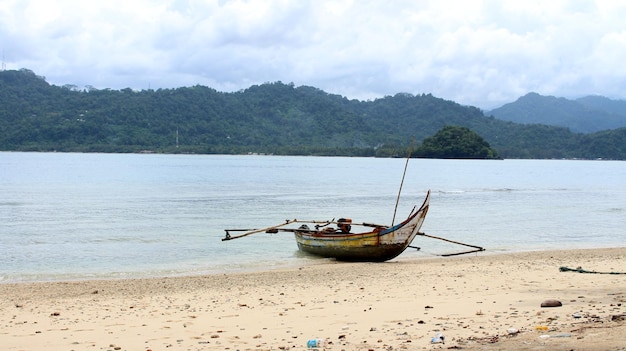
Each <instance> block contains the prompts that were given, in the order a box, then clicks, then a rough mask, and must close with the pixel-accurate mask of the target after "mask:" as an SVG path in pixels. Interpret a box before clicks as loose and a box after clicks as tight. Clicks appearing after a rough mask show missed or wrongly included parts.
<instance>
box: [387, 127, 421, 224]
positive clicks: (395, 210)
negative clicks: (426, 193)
mask: <svg viewBox="0 0 626 351" xmlns="http://www.w3.org/2000/svg"><path fill="white" fill-rule="evenodd" d="M414 141H415V137H413V138H411V146H410V147H409V152H408V155H407V156H406V163H405V164H404V173H402V181H401V182H400V189H398V197H397V198H396V207H395V208H394V209H393V218H392V219H391V226H392V227H393V225H394V224H395V222H396V212H398V203H400V194H401V193H402V185H403V184H404V177H405V176H406V169H407V167H408V166H409V160H410V159H411V151H413V142H414Z"/></svg>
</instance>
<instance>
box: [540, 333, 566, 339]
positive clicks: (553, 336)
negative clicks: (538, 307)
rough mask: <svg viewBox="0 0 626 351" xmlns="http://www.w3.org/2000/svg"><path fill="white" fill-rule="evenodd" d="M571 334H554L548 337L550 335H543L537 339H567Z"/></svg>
mask: <svg viewBox="0 0 626 351" xmlns="http://www.w3.org/2000/svg"><path fill="white" fill-rule="evenodd" d="M571 336H572V334H570V333H560V334H554V335H550V334H543V335H539V338H541V339H548V338H569V337H571Z"/></svg>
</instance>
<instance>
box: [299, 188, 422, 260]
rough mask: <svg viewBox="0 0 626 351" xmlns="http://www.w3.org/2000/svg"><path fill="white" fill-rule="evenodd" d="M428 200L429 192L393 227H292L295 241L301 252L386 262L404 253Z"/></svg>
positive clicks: (419, 225) (417, 230)
mask: <svg viewBox="0 0 626 351" xmlns="http://www.w3.org/2000/svg"><path fill="white" fill-rule="evenodd" d="M429 203H430V192H428V193H427V194H426V198H425V199H424V203H423V204H422V206H421V207H420V208H419V209H418V210H417V212H415V213H413V214H411V215H410V216H409V217H408V218H407V219H405V220H404V221H403V222H402V223H399V224H397V225H394V226H393V227H389V228H387V227H377V228H375V229H374V230H372V231H369V232H364V233H328V232H325V231H317V230H314V231H311V230H302V231H299V230H295V231H294V234H295V237H296V242H297V244H298V248H299V249H300V250H301V251H303V252H307V253H310V254H313V255H317V256H323V257H330V258H335V259H337V260H341V261H372V262H382V261H388V260H391V259H393V258H395V257H397V256H398V255H400V254H401V253H402V252H404V250H405V249H406V248H407V247H408V246H409V245H410V244H411V242H412V241H413V239H414V238H415V236H416V235H417V234H418V233H419V230H420V228H421V227H422V224H423V223H424V219H425V218H426V213H427V212H428V207H429Z"/></svg>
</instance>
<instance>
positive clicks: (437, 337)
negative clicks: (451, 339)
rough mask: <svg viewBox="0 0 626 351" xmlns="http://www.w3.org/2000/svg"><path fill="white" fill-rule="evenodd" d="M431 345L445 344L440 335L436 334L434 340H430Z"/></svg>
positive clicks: (443, 338)
mask: <svg viewBox="0 0 626 351" xmlns="http://www.w3.org/2000/svg"><path fill="white" fill-rule="evenodd" d="M430 343H431V344H445V337H444V336H443V334H441V333H437V335H435V337H434V338H432V339H430Z"/></svg>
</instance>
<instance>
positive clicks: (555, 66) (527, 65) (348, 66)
mask: <svg viewBox="0 0 626 351" xmlns="http://www.w3.org/2000/svg"><path fill="white" fill-rule="evenodd" d="M623 18H626V4H624V3H623V2H622V1H600V0H598V1H586V0H581V1H565V0H563V1H558V0H552V1H539V0H534V1H524V2H522V1H496V0H484V1H478V0H474V1H463V0H459V1H445V0H439V1H437V0H433V1H392V2H387V1H351V0H340V1H330V0H329V1H324V0H321V1H313V0H308V1H307V0H266V1H261V0H249V1H246V0H230V1H229V0H221V1H218V0H213V1H210V0H207V1H203V0H189V1H181V0H178V1H176V0H171V1H166V0H154V1H151V0H133V1H120V0H110V1H80V0H57V1H54V0H52V1H50V0H30V1H29V0H27V1H18V0H4V1H3V4H2V6H0V40H1V42H0V49H2V50H3V51H4V53H5V62H6V65H7V68H9V69H19V68H28V69H32V70H33V71H35V73H37V74H39V75H43V76H46V77H47V80H48V81H49V82H50V83H52V84H57V85H63V84H75V85H77V86H85V85H93V86H95V87H98V88H113V89H120V88H125V87H131V88H134V89H145V88H148V87H151V88H173V87H179V86H189V85H194V84H203V85H208V86H211V87H213V88H215V89H217V90H222V91H233V90H239V89H243V88H247V87H248V86H250V85H252V84H260V83H263V82H269V81H277V80H281V81H283V82H294V83H295V84H296V85H311V86H315V87H318V88H320V89H323V90H325V91H327V92H331V93H337V94H342V95H345V96H348V97H350V98H360V99H372V98H377V97H382V96H385V95H392V94H395V93H397V92H409V93H415V94H419V93H432V94H433V95H435V96H439V97H442V98H445V99H450V100H454V101H457V102H459V103H462V104H471V105H477V106H479V107H483V108H491V107H495V106H497V105H499V104H502V103H506V102H509V101H512V100H514V99H516V98H517V97H519V96H520V95H523V94H525V93H527V92H529V91H536V92H539V93H541V94H550V95H557V96H567V97H577V96H582V95H586V94H603V95H606V96H609V97H614V98H624V97H625V96H626V84H624V82H625V79H626V68H625V67H626V66H625V65H624V64H623V62H626V45H625V44H626V25H624V24H623Z"/></svg>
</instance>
